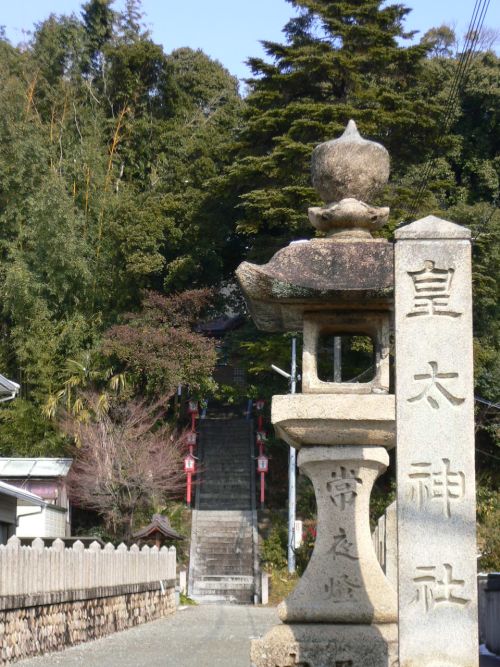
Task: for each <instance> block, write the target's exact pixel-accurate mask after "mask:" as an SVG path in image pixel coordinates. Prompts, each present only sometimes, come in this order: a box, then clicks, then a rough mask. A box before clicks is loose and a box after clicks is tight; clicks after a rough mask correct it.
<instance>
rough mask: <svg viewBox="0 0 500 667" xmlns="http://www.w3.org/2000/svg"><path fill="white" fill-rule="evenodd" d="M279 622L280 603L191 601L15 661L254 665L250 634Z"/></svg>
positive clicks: (48, 666)
mask: <svg viewBox="0 0 500 667" xmlns="http://www.w3.org/2000/svg"><path fill="white" fill-rule="evenodd" d="M277 622H278V615H277V613H276V608H266V607H253V606H248V607H247V606H239V605H200V606H197V607H187V608H184V609H183V610H182V611H178V612H177V613H176V614H175V615H174V616H171V617H170V618H165V619H161V620H159V621H153V622H152V623H145V624H144V625H139V626H137V627H135V628H132V629H131V630H125V631H124V632H118V633H116V634H114V635H110V636H109V637H106V638H104V639H98V640H97V641H93V642H89V643H87V644H80V645H79V646H74V647H72V648H69V649H67V650H65V651H63V652H62V653H51V654H50V655H46V656H44V657H40V658H32V659H30V660H21V661H20V662H17V663H16V667H56V665H57V666H58V667H75V665H79V666H80V667H82V665H85V667H140V666H142V665H147V666H148V667H250V639H251V638H252V637H258V636H260V635H263V634H265V633H266V632H267V631H268V630H269V629H270V628H271V627H272V626H273V625H275V624H276V623H277Z"/></svg>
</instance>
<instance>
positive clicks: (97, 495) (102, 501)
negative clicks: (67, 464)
mask: <svg viewBox="0 0 500 667" xmlns="http://www.w3.org/2000/svg"><path fill="white" fill-rule="evenodd" d="M85 398H86V401H87V403H88V404H89V405H93V406H94V408H95V409H94V410H93V411H92V417H91V418H90V419H88V420H87V421H86V422H82V421H78V420H75V419H74V418H73V417H72V416H71V415H68V416H67V419H66V420H65V421H63V427H64V429H65V431H66V432H67V433H68V435H71V436H73V437H74V438H76V439H77V441H78V443H79V446H78V447H77V448H75V459H74V463H73V466H72V468H71V471H70V475H69V478H68V484H69V491H70V496H71V499H72V501H73V502H74V503H75V504H76V505H78V506H80V507H82V508H86V509H92V510H95V511H97V512H98V514H100V515H101V516H102V518H103V520H104V523H105V525H106V528H107V530H108V531H109V532H110V533H112V534H113V535H115V536H116V537H119V538H122V539H128V538H130V536H131V534H132V532H133V528H134V519H135V517H136V515H137V514H138V513H140V514H141V515H144V514H146V513H149V512H151V511H152V510H155V509H157V508H158V507H159V506H161V505H163V504H164V503H165V501H166V500H168V499H169V498H172V497H178V496H179V494H180V492H181V491H182V489H183V486H184V472H183V467H182V458H183V453H184V441H183V435H182V433H180V432H178V431H177V430H176V429H175V428H174V427H173V426H172V425H171V424H168V423H166V422H165V421H163V417H164V412H165V407H164V406H160V405H159V404H158V403H157V404H153V405H152V404H148V403H146V402H145V401H144V400H142V401H139V400H129V401H126V402H123V403H120V404H114V405H112V406H111V408H110V409H109V410H108V411H107V412H103V411H100V410H99V409H98V405H97V404H98V401H99V396H98V395H97V394H88V395H87V396H86V397H85Z"/></svg>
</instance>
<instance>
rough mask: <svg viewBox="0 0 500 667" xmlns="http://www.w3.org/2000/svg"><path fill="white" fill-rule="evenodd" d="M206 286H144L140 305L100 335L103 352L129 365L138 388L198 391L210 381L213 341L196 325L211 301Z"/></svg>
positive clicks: (164, 392)
mask: <svg viewBox="0 0 500 667" xmlns="http://www.w3.org/2000/svg"><path fill="white" fill-rule="evenodd" d="M211 296H212V294H211V292H210V290H206V289H200V290H188V291H186V292H182V293H179V294H175V295H172V296H163V295H162V294H159V293H157V292H152V291H147V292H144V298H143V301H142V308H141V310H140V311H139V312H137V313H129V314H127V315H126V316H125V318H124V320H125V321H124V323H123V324H118V325H115V326H113V327H111V328H110V329H109V330H108V331H107V332H106V333H105V336H104V340H103V344H102V352H103V353H104V355H106V356H107V357H109V358H110V359H111V360H112V361H113V366H114V367H116V366H119V367H122V368H123V369H124V370H126V371H128V372H129V373H130V374H131V376H132V378H133V381H134V383H135V385H136V386H135V388H136V390H137V391H138V392H139V393H143V394H146V395H149V396H165V395H167V396H169V395H171V394H172V393H173V392H174V391H175V388H176V387H177V385H179V384H183V385H189V386H190V388H191V390H192V391H199V392H201V393H203V392H205V391H207V390H209V389H210V388H211V386H212V384H213V381H212V373H213V370H214V367H215V362H216V351H215V342H214V340H213V339H210V338H207V337H206V336H204V335H202V334H201V333H198V332H197V331H195V326H196V324H197V323H198V322H199V320H200V318H201V316H202V313H203V311H204V310H206V308H207V306H208V305H209V304H210V299H211Z"/></svg>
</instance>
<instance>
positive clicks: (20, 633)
mask: <svg viewBox="0 0 500 667" xmlns="http://www.w3.org/2000/svg"><path fill="white" fill-rule="evenodd" d="M174 611H175V580H173V579H172V580H165V581H162V582H158V581H157V582H155V583H151V582H150V583H147V584H133V585H122V586H113V587H109V588H100V589H88V590H82V591H67V592H58V593H54V594H52V595H51V594H45V595H44V596H43V598H42V596H36V595H35V596H9V597H3V598H0V665H2V666H3V665H8V664H10V663H11V662H12V661H14V660H20V659H22V658H27V657H29V656H33V655H38V654H41V653H46V652H49V651H61V650H62V649H64V648H67V647H68V646H73V645H74V644H80V643H81V642H85V641H89V640H92V639H98V638H99V637H104V636H105V635H109V634H111V633H113V632H116V631H118V630H126V629H127V628H131V627H133V626H135V625H139V624H141V623H146V622H148V621H154V620H156V619H158V618H162V617H164V616H167V615H169V614H172V613H173V612H174Z"/></svg>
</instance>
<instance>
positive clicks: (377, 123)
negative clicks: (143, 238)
mask: <svg viewBox="0 0 500 667" xmlns="http://www.w3.org/2000/svg"><path fill="white" fill-rule="evenodd" d="M288 1H289V2H290V4H292V5H293V6H294V7H295V8H296V9H297V10H298V12H299V13H298V16H296V17H295V18H292V19H291V20H290V21H289V22H288V23H287V25H286V26H285V28H284V33H285V36H286V43H285V44H278V43H275V42H263V44H264V48H265V51H266V53H267V55H268V57H269V60H267V61H266V60H263V59H259V58H251V59H250V60H249V64H250V66H251V68H252V71H253V74H254V76H255V78H254V79H252V80H250V81H249V87H250V94H249V96H248V98H247V109H248V111H247V118H246V124H245V126H244V129H243V132H242V134H241V137H240V141H239V145H238V152H237V161H236V163H235V165H234V167H233V168H232V169H231V171H230V173H229V176H228V185H229V189H231V190H232V191H233V192H236V193H237V194H238V195H239V206H238V219H237V225H238V229H239V231H240V232H241V233H242V234H247V235H251V237H252V252H251V255H252V256H257V257H258V256H261V255H262V256H263V257H268V256H269V255H270V254H272V252H273V251H274V250H275V249H276V248H277V247H279V246H281V245H283V244H284V243H285V242H286V241H287V240H290V238H294V237H298V236H299V237H300V236H304V235H310V234H311V231H310V230H309V227H308V223H307V216H306V209H307V206H309V205H312V204H313V203H316V201H317V195H316V194H315V192H314V191H313V190H312V188H311V186H310V175H309V164H310V157H311V153H312V150H313V148H314V147H315V145H317V144H318V143H320V142H322V141H325V140H327V139H331V138H333V137H336V136H338V135H339V134H341V132H342V131H343V128H344V127H345V125H346V123H347V121H348V120H349V119H350V118H354V119H355V120H356V121H357V123H358V126H359V128H360V131H361V132H362V134H363V135H364V136H367V137H370V138H371V139H374V140H377V141H380V142H381V143H383V144H384V145H385V146H386V147H387V149H388V150H389V152H390V153H391V156H392V160H393V173H397V172H398V170H399V168H400V166H401V164H402V163H404V164H407V163H408V162H412V161H418V160H419V159H421V157H422V154H423V153H425V150H426V148H428V145H429V137H431V136H432V132H433V130H434V129H435V122H434V119H435V116H436V113H437V111H438V109H437V108H436V107H435V105H433V104H432V102H431V101H429V100H426V99H425V97H422V95H421V91H420V89H419V88H418V87H417V85H416V84H417V82H418V78H419V76H420V74H421V72H422V66H423V62H424V60H425V54H426V51H427V49H428V47H427V46H425V45H424V46H423V45H413V46H409V47H405V46H402V45H401V44H400V43H399V42H400V41H401V40H403V41H404V40H405V39H409V38H410V37H412V33H408V32H405V30H404V27H403V23H404V19H405V16H406V15H407V14H408V12H409V11H410V10H409V9H406V8H404V7H403V6H402V5H399V4H398V5H388V6H384V3H383V2H382V1H381V0H342V1H338V0H336V1H332V0H288ZM257 234H258V237H257V236H256V235H257Z"/></svg>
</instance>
